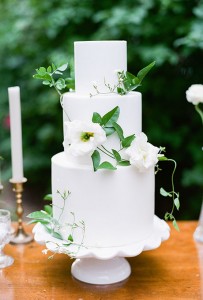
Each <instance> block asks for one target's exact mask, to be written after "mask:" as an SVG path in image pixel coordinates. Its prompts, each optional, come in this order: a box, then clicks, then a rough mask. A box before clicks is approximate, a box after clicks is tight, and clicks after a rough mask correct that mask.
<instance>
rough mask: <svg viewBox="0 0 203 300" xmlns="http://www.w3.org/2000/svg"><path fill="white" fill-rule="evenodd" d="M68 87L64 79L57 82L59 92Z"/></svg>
mask: <svg viewBox="0 0 203 300" xmlns="http://www.w3.org/2000/svg"><path fill="white" fill-rule="evenodd" d="M65 87H66V82H65V80H64V79H63V78H59V79H58V80H57V81H56V88H57V89H58V90H62V89H64V88H65Z"/></svg>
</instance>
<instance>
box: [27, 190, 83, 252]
mask: <svg viewBox="0 0 203 300" xmlns="http://www.w3.org/2000/svg"><path fill="white" fill-rule="evenodd" d="M57 194H59V195H60V196H61V198H62V199H63V205H62V207H58V206H56V207H58V208H59V209H60V210H61V213H60V215H59V217H58V219H55V218H53V210H52V205H45V206H44V210H40V211H35V212H32V213H30V214H29V215H28V216H27V218H30V219H32V220H31V221H30V222H29V224H32V223H41V224H42V225H43V226H44V228H45V229H46V231H47V232H48V233H49V234H50V235H51V236H53V237H54V238H57V239H59V240H61V241H64V239H63V237H62V236H61V233H60V231H61V229H64V228H69V232H70V233H69V234H68V236H67V238H66V240H65V241H64V242H62V244H61V245H59V244H57V243H55V245H56V246H57V249H58V250H59V251H60V248H61V247H63V250H64V249H65V252H66V254H68V255H69V256H71V257H75V256H76V254H77V253H78V251H79V250H80V248H81V247H83V246H84V237H85V223H84V221H79V222H78V223H77V222H76V218H75V214H74V213H73V212H70V214H71V215H72V218H73V221H72V222H71V223H68V224H65V225H61V224H60V219H61V216H62V214H63V211H64V207H65V203H66V201H67V198H68V197H69V195H70V192H69V191H64V193H61V192H59V191H57ZM44 200H48V201H51V200H52V195H51V194H49V195H47V196H45V198H44ZM76 229H81V230H82V238H81V241H80V243H75V242H74V231H75V230H76ZM46 242H47V243H53V242H52V241H46ZM70 246H76V251H74V252H73V251H72V250H70V249H71V248H70ZM47 251H48V249H45V251H44V252H47ZM54 255H55V254H53V255H51V256H49V258H53V257H54Z"/></svg>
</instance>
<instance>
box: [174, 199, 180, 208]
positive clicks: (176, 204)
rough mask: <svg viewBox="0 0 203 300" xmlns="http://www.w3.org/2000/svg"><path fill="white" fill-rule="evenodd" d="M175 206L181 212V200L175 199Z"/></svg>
mask: <svg viewBox="0 0 203 300" xmlns="http://www.w3.org/2000/svg"><path fill="white" fill-rule="evenodd" d="M174 205H175V207H176V209H177V210H179V208H180V201H179V198H175V199H174Z"/></svg>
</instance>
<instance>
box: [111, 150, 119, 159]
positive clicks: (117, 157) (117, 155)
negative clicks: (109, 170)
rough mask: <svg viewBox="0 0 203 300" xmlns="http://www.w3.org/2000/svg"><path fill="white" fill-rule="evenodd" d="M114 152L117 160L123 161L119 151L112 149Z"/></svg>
mask: <svg viewBox="0 0 203 300" xmlns="http://www.w3.org/2000/svg"><path fill="white" fill-rule="evenodd" d="M112 153H113V156H114V157H115V159H116V161H117V162H119V161H121V156H120V154H119V153H118V151H116V150H114V149H112Z"/></svg>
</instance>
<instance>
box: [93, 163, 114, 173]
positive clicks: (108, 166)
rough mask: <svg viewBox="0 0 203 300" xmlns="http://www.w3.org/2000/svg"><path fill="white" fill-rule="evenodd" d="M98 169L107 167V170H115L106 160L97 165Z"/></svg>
mask: <svg viewBox="0 0 203 300" xmlns="http://www.w3.org/2000/svg"><path fill="white" fill-rule="evenodd" d="M98 169H107V170H111V171H114V170H116V168H115V167H114V166H113V165H112V164H111V163H110V162H108V161H104V162H103V163H101V165H99V167H98V168H97V170H98Z"/></svg>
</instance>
